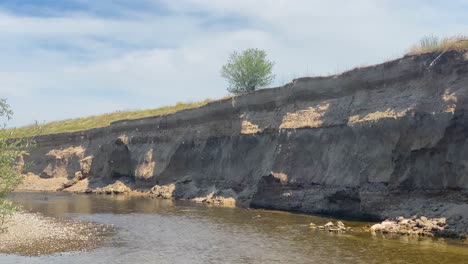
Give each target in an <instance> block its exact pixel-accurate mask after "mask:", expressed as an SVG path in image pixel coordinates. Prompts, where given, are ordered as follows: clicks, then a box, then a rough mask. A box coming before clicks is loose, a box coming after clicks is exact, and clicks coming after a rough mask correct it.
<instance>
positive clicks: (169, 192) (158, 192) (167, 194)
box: [150, 184, 176, 199]
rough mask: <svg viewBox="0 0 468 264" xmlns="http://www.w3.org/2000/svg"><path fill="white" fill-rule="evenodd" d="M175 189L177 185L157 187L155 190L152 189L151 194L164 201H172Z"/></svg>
mask: <svg viewBox="0 0 468 264" xmlns="http://www.w3.org/2000/svg"><path fill="white" fill-rule="evenodd" d="M175 188H176V186H175V184H168V185H162V186H160V185H155V186H154V187H153V188H151V190H150V194H151V195H153V196H155V197H160V198H163V199H172V198H173V193H174V190H175Z"/></svg>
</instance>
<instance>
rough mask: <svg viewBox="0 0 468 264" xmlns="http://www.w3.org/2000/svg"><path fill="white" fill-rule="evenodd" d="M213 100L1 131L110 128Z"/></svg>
mask: <svg viewBox="0 0 468 264" xmlns="http://www.w3.org/2000/svg"><path fill="white" fill-rule="evenodd" d="M211 101H213V100H211V99H206V100H204V101H200V102H194V103H177V104H176V105H172V106H164V107H160V108H156V109H147V110H136V111H117V112H113V113H108V114H103V115H95V116H88V117H83V118H74V119H68V120H62V121H54V122H49V123H45V124H42V125H30V126H24V127H19V128H10V129H5V130H3V131H1V134H6V135H7V137H10V138H21V137H33V136H37V135H46V134H57V133H64V132H74V131H81V130H87V129H91V128H98V127H104V126H108V125H109V124H110V123H112V122H114V121H118V120H125V119H138V118H143V117H150V116H157V115H167V114H172V113H175V112H177V111H181V110H185V109H193V108H197V107H201V106H204V105H206V104H207V103H209V102H211Z"/></svg>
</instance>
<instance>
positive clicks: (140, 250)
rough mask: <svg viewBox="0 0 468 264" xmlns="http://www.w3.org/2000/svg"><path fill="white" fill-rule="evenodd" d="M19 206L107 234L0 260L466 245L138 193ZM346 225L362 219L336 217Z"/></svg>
mask: <svg viewBox="0 0 468 264" xmlns="http://www.w3.org/2000/svg"><path fill="white" fill-rule="evenodd" d="M13 199H14V200H15V201H17V202H18V203H19V204H21V205H22V206H23V208H24V209H25V210H28V211H32V212H41V213H43V214H45V215H48V216H57V217H71V218H76V219H81V220H87V221H94V222H98V223H103V224H111V225H113V226H114V227H115V230H116V231H115V234H114V235H112V236H110V237H109V238H108V239H106V240H105V243H104V245H102V246H101V247H99V248H97V249H94V250H91V251H88V252H68V253H61V254H55V255H50V256H39V257H23V256H16V255H2V254H0V263H2V264H3V263H5V264H7V263H8V264H9V263H47V264H58V263H64V264H65V263H66V264H74V263H80V264H83V263H93V264H100V263H115V264H117V263H125V264H130V263H131V264H133V263H425V264H427V263H468V245H465V244H463V243H461V242H459V241H450V240H445V239H430V238H415V237H406V236H397V237H388V236H387V237H383V236H372V235H370V234H367V233H360V232H358V233H353V234H335V233H328V232H326V231H319V230H311V229H309V228H308V224H309V223H310V222H314V223H316V224H324V223H326V222H328V221H335V219H330V218H324V217H317V216H310V215H301V214H294V213H287V212H279V211H268V210H254V209H243V208H226V207H218V206H208V205H202V204H195V203H192V202H186V201H172V200H159V199H148V198H144V197H125V196H98V195H73V194H64V193H20V194H14V195H13ZM344 222H345V224H346V225H347V226H353V227H355V228H356V227H360V226H364V225H366V224H369V223H363V222H350V221H344Z"/></svg>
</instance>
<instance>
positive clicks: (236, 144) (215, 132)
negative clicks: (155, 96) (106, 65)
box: [22, 51, 468, 235]
mask: <svg viewBox="0 0 468 264" xmlns="http://www.w3.org/2000/svg"><path fill="white" fill-rule="evenodd" d="M439 55H440V53H429V54H424V55H418V56H406V57H404V58H401V59H398V60H394V61H390V62H386V63H384V64H380V65H376V66H371V67H366V68H358V69H354V70H352V71H349V72H346V73H343V74H341V75H336V76H330V77H318V78H301V79H296V80H294V81H293V82H292V83H290V84H287V85H285V86H283V87H278V88H273V89H264V90H259V91H256V92H254V93H250V94H246V95H243V96H237V97H233V98H229V99H223V100H219V101H214V102H211V103H209V104H207V105H206V106H203V107H200V108H196V109H191V110H184V111H180V112H177V113H174V114H170V115H164V116H155V117H151V118H144V119H138V120H122V121H118V122H115V123H112V124H111V125H110V126H107V127H104V128H97V129H92V130H87V131H82V132H73V133H64V134H54V135H45V136H39V137H38V138H37V139H36V141H37V143H38V146H37V148H35V149H33V150H32V151H31V153H30V155H28V156H25V157H23V161H24V163H28V162H33V166H31V167H25V171H24V172H25V173H27V181H26V182H25V184H24V185H23V186H22V189H23V190H34V189H41V190H44V189H49V190H56V189H61V190H65V191H67V190H68V191H77V192H93V191H95V190H98V191H99V192H104V193H106V192H107V193H114V192H119V191H118V190H123V191H124V192H125V191H128V190H127V189H126V187H129V188H131V189H137V190H143V191H150V190H151V192H152V193H153V195H155V196H160V197H164V198H176V199H188V200H195V201H202V202H203V201H205V202H213V203H221V204H223V203H226V204H230V205H237V206H247V207H255V208H269V209H278V210H288V211H297V212H304V213H312V214H325V215H333V216H342V217H355V218H361V219H367V220H380V221H381V220H384V219H386V218H396V217H399V216H403V217H406V218H410V217H412V216H413V215H418V216H425V217H427V218H429V219H435V218H442V217H444V218H445V219H446V226H444V229H445V230H446V232H448V233H451V234H457V235H459V234H466V233H468V204H467V200H468V115H467V114H466V110H467V109H468V54H467V53H464V52H459V51H450V52H446V53H444V54H443V55H442V56H439ZM23 161H22V162H23ZM26 168H27V169H26ZM108 185H111V186H108ZM106 186H107V187H106ZM106 188H107V189H106ZM109 188H110V189H109ZM117 189H118V190H117Z"/></svg>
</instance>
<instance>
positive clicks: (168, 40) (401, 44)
mask: <svg viewBox="0 0 468 264" xmlns="http://www.w3.org/2000/svg"><path fill="white" fill-rule="evenodd" d="M464 10H468V3H467V2H466V1H462V0H455V1H451V2H450V3H439V2H437V1H420V0H416V1H411V2H409V1H402V0H398V1H371V0H362V1H358V2H353V3H343V2H342V1H327V3H323V2H321V1H305V0H304V1H275V2H271V1H266V0H261V1H255V2H254V3H253V2H251V1H247V0H240V1H227V0H219V1H196V0H180V1H169V0H135V1H124V0H119V1H108V0H103V1H99V2H96V1H85V0H62V1H57V0H45V1H40V3H38V1H33V0H23V1H17V0H12V1H8V2H6V3H0V24H1V25H2V27H0V40H1V42H0V56H1V57H2V60H1V62H0V69H1V70H0V97H1V98H7V99H8V102H9V104H10V105H11V107H12V109H13V111H14V112H15V115H14V116H13V119H12V120H11V122H9V123H8V126H9V127H19V126H24V125H30V124H34V122H35V120H37V121H38V122H39V123H43V122H51V121H59V120H64V119H72V118H78V117H85V116H90V115H99V114H103V113H111V112H115V111H125V110H127V109H128V110H139V109H150V108H158V107H161V106H165V105H173V104H175V103H176V102H187V101H199V100H203V99H206V98H211V99H218V98H221V97H223V96H225V95H227V94H228V93H227V91H226V86H227V84H226V83H225V82H224V80H223V79H222V78H221V77H220V74H219V71H220V68H221V66H222V64H224V63H225V62H226V60H227V58H228V56H229V54H230V53H231V52H232V51H234V50H242V49H246V48H259V49H263V50H265V51H266V52H267V54H268V58H269V59H271V60H273V61H275V67H274V69H273V71H274V73H275V74H276V79H275V82H274V83H273V84H272V85H271V87H276V86H280V85H282V84H284V83H286V82H289V81H292V79H294V78H299V77H309V76H311V77H313V76H324V75H332V74H338V73H342V72H344V71H347V70H350V69H352V68H354V67H361V66H362V65H374V64H379V63H383V62H385V61H388V60H390V59H396V58H399V57H402V56H403V55H404V54H405V52H406V51H408V49H409V48H411V46H412V45H414V44H417V43H418V41H419V39H420V38H421V37H423V36H425V35H431V34H434V35H437V36H440V37H446V36H452V35H457V34H463V33H464V32H468V22H464V24H461V23H460V21H466V19H464V17H465V12H464ZM415 12H417V14H418V15H417V16H415V15H414V14H415Z"/></svg>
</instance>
